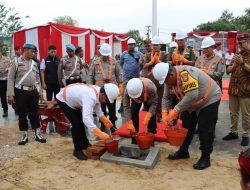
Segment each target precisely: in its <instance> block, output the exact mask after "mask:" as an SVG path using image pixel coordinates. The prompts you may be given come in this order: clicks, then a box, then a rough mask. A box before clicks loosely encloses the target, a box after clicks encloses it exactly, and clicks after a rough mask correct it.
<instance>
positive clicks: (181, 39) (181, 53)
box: [167, 32, 195, 66]
mask: <svg viewBox="0 0 250 190" xmlns="http://www.w3.org/2000/svg"><path fill="white" fill-rule="evenodd" d="M186 39H187V34H186V33H182V32H180V33H177V34H176V36H175V41H176V43H177V44H178V46H177V47H176V48H175V50H174V51H173V52H170V53H169V54H168V59H167V60H168V63H171V64H173V65H192V66H193V65H194V63H195V54H194V52H193V49H192V48H190V47H188V46H186V45H185V42H186Z"/></svg>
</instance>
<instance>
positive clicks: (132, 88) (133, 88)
mask: <svg viewBox="0 0 250 190" xmlns="http://www.w3.org/2000/svg"><path fill="white" fill-rule="evenodd" d="M126 89H127V92H128V95H129V97H130V98H132V99H135V98H139V97H140V96H141V94H142V90H143V84H142V81H141V79H139V78H133V79H130V80H129V81H128V84H127V87H126Z"/></svg>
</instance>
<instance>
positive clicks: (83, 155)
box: [73, 150, 88, 160]
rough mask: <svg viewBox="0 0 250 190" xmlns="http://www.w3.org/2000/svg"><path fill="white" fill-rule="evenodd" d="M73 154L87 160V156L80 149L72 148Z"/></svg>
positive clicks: (79, 158)
mask: <svg viewBox="0 0 250 190" xmlns="http://www.w3.org/2000/svg"><path fill="white" fill-rule="evenodd" d="M73 156H75V157H76V158H77V159H78V160H88V157H87V156H86V155H85V154H84V153H83V151H81V150H74V152H73Z"/></svg>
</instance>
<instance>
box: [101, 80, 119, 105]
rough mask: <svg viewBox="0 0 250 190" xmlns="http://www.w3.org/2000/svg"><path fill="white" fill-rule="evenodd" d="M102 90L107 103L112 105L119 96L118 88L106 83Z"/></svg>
mask: <svg viewBox="0 0 250 190" xmlns="http://www.w3.org/2000/svg"><path fill="white" fill-rule="evenodd" d="M104 90H105V93H106V95H107V97H108V99H109V102H110V103H111V104H113V103H114V101H115V100H116V98H117V97H118V96H119V88H118V87H117V85H115V84H113V83H106V84H104Z"/></svg>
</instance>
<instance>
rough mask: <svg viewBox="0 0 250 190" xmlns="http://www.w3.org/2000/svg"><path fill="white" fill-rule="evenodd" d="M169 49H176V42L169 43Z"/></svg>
mask: <svg viewBox="0 0 250 190" xmlns="http://www.w3.org/2000/svg"><path fill="white" fill-rule="evenodd" d="M169 47H170V48H173V47H178V44H177V43H176V42H171V43H170V44H169Z"/></svg>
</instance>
